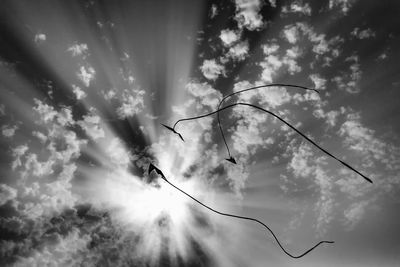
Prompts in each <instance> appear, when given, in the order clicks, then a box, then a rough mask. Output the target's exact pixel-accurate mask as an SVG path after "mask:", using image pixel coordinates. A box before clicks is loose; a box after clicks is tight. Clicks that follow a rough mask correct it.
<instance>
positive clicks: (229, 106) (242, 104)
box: [178, 103, 372, 183]
mask: <svg viewBox="0 0 400 267" xmlns="http://www.w3.org/2000/svg"><path fill="white" fill-rule="evenodd" d="M239 105H241V106H249V107H253V108H256V109H258V110H261V111H264V112H267V113H269V114H271V115H272V116H274V117H275V118H277V119H278V120H280V121H281V122H283V123H284V124H286V125H287V126H289V127H290V128H291V129H293V130H294V131H295V132H297V133H298V134H299V135H301V136H302V137H303V138H305V139H306V140H307V141H308V142H310V143H311V144H313V145H314V146H316V147H317V148H319V149H320V150H321V151H322V152H324V153H325V154H327V155H328V156H330V157H331V158H333V159H335V160H336V161H338V162H340V163H341V164H342V165H344V166H346V167H347V168H349V169H350V170H352V171H354V172H355V173H357V174H358V175H360V176H361V177H363V178H364V179H365V180H367V181H368V182H370V183H372V180H371V179H369V178H368V177H366V176H365V175H364V174H362V173H361V172H359V171H357V170H356V169H354V168H353V167H352V166H350V165H349V164H347V163H346V162H344V161H342V160H340V159H339V158H337V157H336V156H334V155H333V154H331V153H330V152H328V151H327V150H325V149H324V148H322V147H321V146H319V145H318V144H317V143H315V142H314V141H313V140H311V139H310V138H308V137H307V136H306V135H305V134H303V133H302V132H301V131H300V130H298V129H297V128H296V127H294V126H293V125H291V124H290V123H288V122H287V121H285V120H284V119H282V118H281V117H280V116H278V115H276V114H275V113H273V112H272V111H269V110H266V109H263V108H261V107H258V106H255V105H252V104H248V103H234V104H231V105H228V106H225V107H223V108H221V109H218V110H216V111H213V112H210V113H208V114H204V115H200V116H196V117H191V118H185V119H181V120H179V121H188V120H195V119H199V118H204V117H207V116H210V115H213V114H215V113H217V114H219V112H220V111H223V110H225V109H228V108H231V107H234V106H239ZM179 121H178V122H179ZM220 127H221V126H220ZM221 129H222V127H221ZM221 134H222V136H224V132H223V131H221Z"/></svg>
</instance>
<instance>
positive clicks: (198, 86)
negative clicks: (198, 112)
mask: <svg viewBox="0 0 400 267" xmlns="http://www.w3.org/2000/svg"><path fill="white" fill-rule="evenodd" d="M186 89H187V90H188V91H189V93H190V94H191V95H193V96H195V97H198V98H199V99H200V103H201V104H202V105H203V106H207V107H210V108H211V109H216V108H217V106H218V103H219V101H220V100H221V99H222V94H221V93H220V92H219V91H217V90H215V89H214V88H212V87H211V85H209V84H208V83H197V82H190V83H188V84H187V85H186Z"/></svg>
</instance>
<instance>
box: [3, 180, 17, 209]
mask: <svg viewBox="0 0 400 267" xmlns="http://www.w3.org/2000/svg"><path fill="white" fill-rule="evenodd" d="M16 197H17V189H15V188H12V187H10V186H8V185H6V184H0V206H3V205H4V204H5V203H7V201H9V200H12V199H15V198H16Z"/></svg>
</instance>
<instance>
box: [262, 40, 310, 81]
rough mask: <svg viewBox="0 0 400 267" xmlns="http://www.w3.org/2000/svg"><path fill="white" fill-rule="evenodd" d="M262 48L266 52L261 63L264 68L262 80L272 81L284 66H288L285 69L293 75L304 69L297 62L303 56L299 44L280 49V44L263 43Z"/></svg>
mask: <svg viewBox="0 0 400 267" xmlns="http://www.w3.org/2000/svg"><path fill="white" fill-rule="evenodd" d="M262 48H263V51H264V54H265V58H264V60H263V61H262V62H261V63H259V65H260V66H261V67H262V68H263V71H262V73H261V80H262V81H264V82H267V83H272V82H273V80H274V78H275V77H276V76H277V75H278V73H279V72H280V71H281V69H282V68H283V67H286V68H284V69H283V70H286V71H287V72H289V73H290V74H292V75H293V74H295V73H297V72H300V71H301V70H302V69H301V67H300V66H299V65H298V63H297V60H298V59H299V58H300V57H301V56H302V51H301V50H300V48H299V47H298V46H293V47H291V48H289V49H286V50H285V51H280V50H279V46H278V45H276V44H275V43H271V44H266V45H263V46H262ZM282 52H285V53H282Z"/></svg>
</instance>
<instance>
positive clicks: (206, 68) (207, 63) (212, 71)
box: [200, 59, 225, 81]
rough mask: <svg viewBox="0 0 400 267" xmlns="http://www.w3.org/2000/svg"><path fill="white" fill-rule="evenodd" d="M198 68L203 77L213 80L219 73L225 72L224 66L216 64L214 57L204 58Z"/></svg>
mask: <svg viewBox="0 0 400 267" xmlns="http://www.w3.org/2000/svg"><path fill="white" fill-rule="evenodd" d="M200 70H201V72H202V73H203V75H204V77H206V78H207V79H208V80H212V81H215V80H216V79H217V78H218V77H219V76H220V75H224V74H225V67H224V66H223V65H220V64H218V63H217V62H216V60H215V59H206V60H204V61H203V65H201V66H200Z"/></svg>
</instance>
